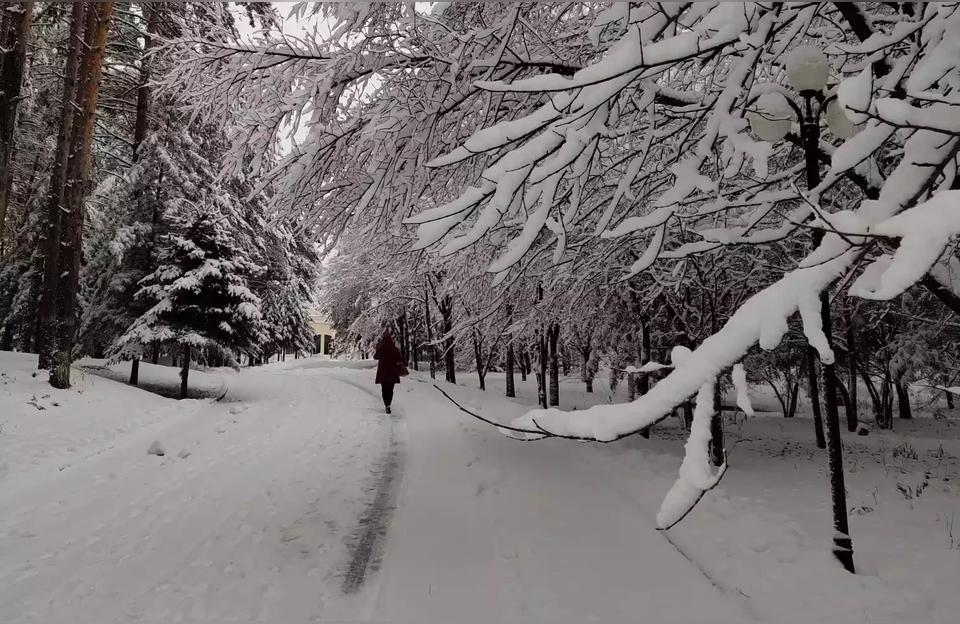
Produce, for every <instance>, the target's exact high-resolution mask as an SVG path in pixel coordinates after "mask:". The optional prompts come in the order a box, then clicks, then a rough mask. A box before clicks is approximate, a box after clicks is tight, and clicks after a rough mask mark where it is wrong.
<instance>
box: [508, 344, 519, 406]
mask: <svg viewBox="0 0 960 624" xmlns="http://www.w3.org/2000/svg"><path fill="white" fill-rule="evenodd" d="M514 365H515V357H514V353H513V340H512V339H511V340H510V342H509V344H507V364H506V369H507V370H506V373H507V396H508V397H510V398H514V397H516V396H517V387H516V382H515V381H514V378H513V377H514V374H513V369H514Z"/></svg>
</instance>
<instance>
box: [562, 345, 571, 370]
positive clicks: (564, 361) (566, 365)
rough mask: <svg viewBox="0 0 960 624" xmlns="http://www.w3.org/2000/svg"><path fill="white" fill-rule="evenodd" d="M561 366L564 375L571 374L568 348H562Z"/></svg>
mask: <svg viewBox="0 0 960 624" xmlns="http://www.w3.org/2000/svg"><path fill="white" fill-rule="evenodd" d="M560 366H561V368H562V369H563V376H564V377H567V376H569V375H570V358H569V357H568V354H567V348H566V347H564V348H562V349H560Z"/></svg>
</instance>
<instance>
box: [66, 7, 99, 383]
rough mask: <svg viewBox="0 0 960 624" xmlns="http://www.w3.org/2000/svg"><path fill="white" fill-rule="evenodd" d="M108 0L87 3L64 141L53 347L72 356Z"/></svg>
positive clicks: (68, 356) (69, 356) (68, 368)
mask: <svg viewBox="0 0 960 624" xmlns="http://www.w3.org/2000/svg"><path fill="white" fill-rule="evenodd" d="M112 14H113V2H112V1H107V2H96V3H91V6H90V7H89V8H88V9H87V16H86V27H85V32H84V44H85V46H86V51H85V53H84V55H83V62H82V64H81V66H80V77H81V78H82V81H83V82H82V83H81V85H80V88H79V89H78V91H77V95H78V96H79V97H78V99H79V103H80V107H79V109H78V110H77V111H76V112H75V119H74V122H73V125H72V128H71V135H72V139H71V141H70V143H71V148H72V152H71V153H70V156H69V157H68V159H67V175H66V177H65V178H64V193H63V201H64V208H65V215H64V221H63V233H62V237H61V250H60V271H59V276H60V279H59V280H58V284H57V286H58V288H57V291H58V292H57V304H58V307H59V310H58V317H59V318H58V323H57V349H58V351H59V352H60V353H62V354H63V356H64V357H67V358H71V357H73V353H74V347H75V344H76V340H77V325H78V321H79V318H78V317H79V301H78V291H79V288H80V260H81V255H82V249H81V246H82V243H83V222H84V213H85V206H84V199H85V197H86V194H87V190H88V187H89V185H90V168H91V163H92V158H93V151H92V147H93V130H94V120H95V116H96V110H97V98H98V96H99V92H100V75H101V69H102V66H103V57H104V53H105V52H106V47H107V34H108V32H109V26H110V18H111V15H112ZM55 370H59V371H66V373H67V377H66V379H59V378H58V379H51V384H52V385H54V386H55V387H58V388H69V387H70V376H69V371H70V367H69V366H67V367H58V368H57V369H55Z"/></svg>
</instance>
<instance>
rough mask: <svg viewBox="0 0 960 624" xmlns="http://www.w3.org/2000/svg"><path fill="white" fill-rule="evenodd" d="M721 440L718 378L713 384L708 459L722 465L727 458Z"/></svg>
mask: <svg viewBox="0 0 960 624" xmlns="http://www.w3.org/2000/svg"><path fill="white" fill-rule="evenodd" d="M726 455H727V453H726V449H725V448H724V442H723V411H722V406H721V404H720V379H719V378H718V379H717V381H716V383H714V385H713V418H711V419H710V461H711V462H713V465H714V466H722V465H723V462H725V461H726V460H727V457H726Z"/></svg>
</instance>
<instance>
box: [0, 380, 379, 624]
mask: <svg viewBox="0 0 960 624" xmlns="http://www.w3.org/2000/svg"><path fill="white" fill-rule="evenodd" d="M311 373H312V371H299V372H298V371H287V372H245V373H243V374H242V375H240V376H239V377H238V378H236V379H235V380H234V381H233V383H232V384H231V385H232V386H236V387H235V388H232V389H231V394H232V395H236V397H237V398H240V399H243V400H242V401H241V402H236V403H222V404H218V403H211V402H208V401H188V402H181V403H176V402H174V403H171V404H170V405H171V406H172V407H171V409H170V412H169V413H168V414H164V415H161V416H160V417H158V420H157V422H156V423H155V424H154V425H151V426H148V427H146V428H144V429H142V430H139V431H134V432H131V433H129V434H127V435H125V436H122V437H120V438H119V439H118V440H116V441H115V442H114V443H113V444H112V445H110V446H109V447H107V448H104V449H101V452H99V453H97V454H93V455H92V456H90V457H88V458H87V459H86V460H84V461H79V462H77V463H76V465H74V466H72V467H69V468H68V469H66V470H65V471H63V472H56V471H54V472H50V471H34V473H31V474H30V475H28V476H29V478H23V479H17V478H16V476H17V475H10V476H9V478H7V479H4V480H3V481H0V509H3V514H2V517H0V553H2V557H0V621H2V622H5V623H11V624H13V623H15V622H44V623H49V624H56V623H60V622H63V623H68V622H71V623H78V624H86V623H90V624H94V623H97V624H99V623H106V622H134V621H145V622H176V621H185V622H204V621H215V622H257V621H261V622H291V623H292V622H308V621H313V618H315V617H316V616H317V615H318V614H320V613H321V612H322V610H323V605H324V602H325V601H326V600H327V599H328V597H329V596H330V595H334V594H337V593H338V592H339V590H340V586H339V583H340V582H341V578H340V577H341V575H342V567H343V565H344V561H345V560H346V559H347V558H348V557H349V548H348V546H349V543H350V541H351V535H352V534H353V533H355V532H356V529H357V526H356V521H357V516H358V515H359V514H360V512H361V511H362V509H363V507H364V504H365V500H364V499H365V498H366V492H365V488H367V487H368V486H369V484H370V483H371V482H372V481H374V480H375V478H376V475H375V474H372V473H371V471H372V470H375V467H374V466H373V465H372V464H371V461H372V459H374V458H376V457H377V455H378V454H379V453H381V452H383V451H384V449H385V445H386V444H387V435H386V434H387V431H388V427H387V425H386V423H384V421H383V418H382V415H381V414H379V410H378V409H376V407H377V406H376V402H375V401H374V400H373V399H372V398H371V397H370V396H369V395H367V394H366V393H364V392H362V391H361V390H359V389H356V388H353V387H351V386H349V385H346V384H343V383H340V382H337V381H336V380H333V379H330V378H327V377H324V376H323V375H317V374H311ZM101 383H103V382H101ZM115 391H116V392H125V393H126V395H125V397H124V398H127V399H128V400H136V398H137V397H138V396H139V394H140V391H136V390H132V389H127V388H124V387H122V386H119V387H117V388H116V389H115ZM127 395H128V396H127ZM145 396H149V395H145ZM151 398H152V397H151ZM78 416H79V415H78ZM154 439H158V440H160V441H161V443H162V444H163V445H164V446H165V447H166V452H167V454H166V456H164V457H156V456H152V455H147V453H146V450H147V448H148V446H149V445H150V443H151V442H152V440H154Z"/></svg>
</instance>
